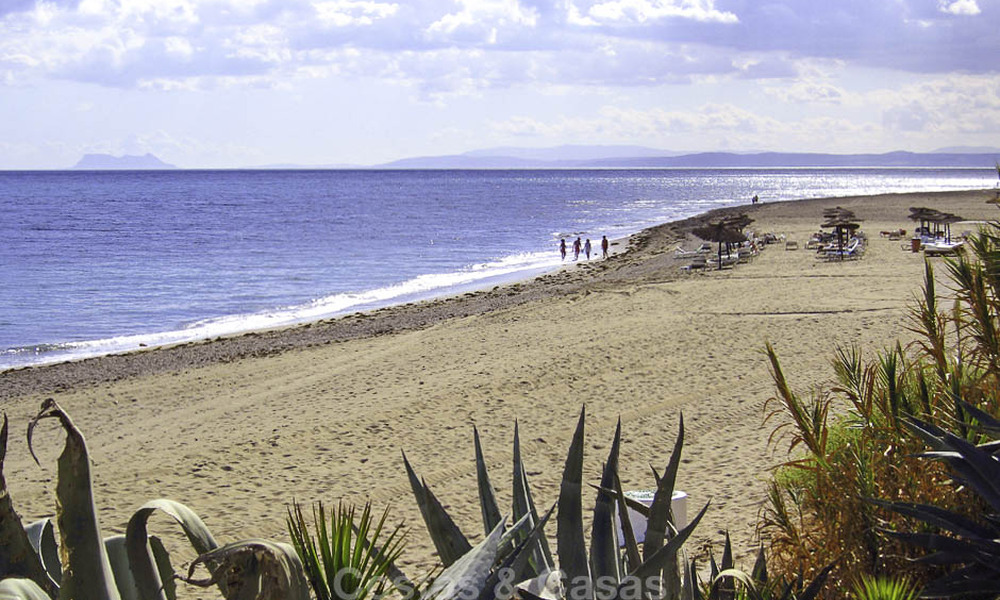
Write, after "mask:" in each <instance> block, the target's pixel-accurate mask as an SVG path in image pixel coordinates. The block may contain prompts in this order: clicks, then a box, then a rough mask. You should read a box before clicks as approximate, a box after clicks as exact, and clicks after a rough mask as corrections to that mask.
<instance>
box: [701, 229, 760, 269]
mask: <svg viewBox="0 0 1000 600" xmlns="http://www.w3.org/2000/svg"><path fill="white" fill-rule="evenodd" d="M691 233H693V234H694V235H696V236H698V237H699V238H701V239H703V240H705V241H706V242H715V243H717V244H719V269H720V270H721V269H722V244H737V243H739V242H742V241H745V240H746V239H747V236H745V235H744V234H743V233H742V232H741V231H740V230H738V229H736V228H735V227H733V225H732V224H731V222H730V221H729V220H727V219H723V220H721V221H715V222H709V223H707V224H705V225H702V226H701V227H695V228H694V229H692V230H691Z"/></svg>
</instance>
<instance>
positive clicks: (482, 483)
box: [472, 426, 502, 535]
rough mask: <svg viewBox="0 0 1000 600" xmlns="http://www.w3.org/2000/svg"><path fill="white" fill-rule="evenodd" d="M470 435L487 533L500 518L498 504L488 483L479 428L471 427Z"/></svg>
mask: <svg viewBox="0 0 1000 600" xmlns="http://www.w3.org/2000/svg"><path fill="white" fill-rule="evenodd" d="M472 437H473V440H474V442H475V446H476V480H477V482H478V484H479V486H478V487H479V506H480V508H481V509H482V513H483V528H484V533H485V534H486V535H489V533H490V532H491V531H493V529H495V528H496V526H497V523H499V522H500V520H501V518H502V517H501V515H500V505H499V504H498V503H497V498H496V492H495V491H494V490H493V485H492V484H491V483H490V474H489V472H488V471H487V469H486V459H485V458H484V457H483V445H482V443H481V442H480V440H479V430H478V429H476V427H475V426H473V427H472Z"/></svg>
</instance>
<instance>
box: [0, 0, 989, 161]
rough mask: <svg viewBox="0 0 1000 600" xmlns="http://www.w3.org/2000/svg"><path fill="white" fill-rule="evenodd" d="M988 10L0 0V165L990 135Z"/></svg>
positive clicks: (355, 157) (881, 147) (881, 145)
mask: <svg viewBox="0 0 1000 600" xmlns="http://www.w3.org/2000/svg"><path fill="white" fill-rule="evenodd" d="M998 17H1000V0H413V1H391V0H46V1H36V0H0V169H52V168H68V167H71V166H72V165H73V164H75V163H76V162H77V161H78V160H79V159H80V158H81V156H82V155H83V154H86V153H107V154H114V155H123V154H145V153H147V152H148V153H152V154H154V155H156V156H157V157H159V158H161V159H162V160H164V161H167V162H169V163H173V164H175V165H178V166H181V167H186V168H232V167H246V166H261V165H274V164H289V163H291V164H301V165H334V164H361V165H371V164H378V163H382V162H387V161H391V160H395V159H399V158H404V157H412V156H434V155H446V154H457V153H461V152H466V151H470V150H476V149H481V148H490V147H498V146H515V147H529V148H539V147H549V146H559V145H577V144H581V145H598V144H599V145H617V144H629V145H642V146H648V147H653V148H658V149H663V150H668V151H679V152H700V151H789V152H828V153H868V152H887V151H893V150H909V151H915V152H927V151H932V150H935V149H938V148H942V147H951V146H1000V35H997V23H998V21H1000V19H998Z"/></svg>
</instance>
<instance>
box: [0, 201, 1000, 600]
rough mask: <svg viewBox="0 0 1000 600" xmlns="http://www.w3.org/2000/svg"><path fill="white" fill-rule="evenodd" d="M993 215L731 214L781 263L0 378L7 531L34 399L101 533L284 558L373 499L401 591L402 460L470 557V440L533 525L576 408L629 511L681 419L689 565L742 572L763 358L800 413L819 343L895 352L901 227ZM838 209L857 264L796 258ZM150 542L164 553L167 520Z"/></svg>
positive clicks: (545, 280) (559, 286)
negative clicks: (62, 421)
mask: <svg viewBox="0 0 1000 600" xmlns="http://www.w3.org/2000/svg"><path fill="white" fill-rule="evenodd" d="M993 196H994V193H993V192H992V191H981V192H969V193H945V194H913V195H890V196H880V197H863V198H845V199H832V200H811V201H802V202H795V203H781V204H762V205H758V206H756V207H749V206H748V207H745V208H743V207H741V208H740V210H745V212H747V213H749V214H750V215H751V216H752V218H754V219H755V220H756V222H755V223H753V225H751V227H750V228H751V229H755V230H756V231H759V232H768V231H770V232H774V233H777V234H784V235H786V236H787V237H788V239H792V240H797V241H798V242H799V244H800V249H799V250H797V251H786V250H785V249H784V246H783V245H771V246H770V247H768V248H767V249H766V250H765V251H764V252H763V253H762V254H761V255H760V256H758V257H757V258H756V259H755V260H754V261H753V262H752V263H750V264H745V265H739V266H738V267H737V268H735V269H727V270H724V271H721V272H716V271H706V272H695V273H691V274H686V273H682V272H680V271H679V269H678V267H679V266H680V265H682V264H684V263H683V261H678V260H675V259H674V258H673V249H674V247H675V246H676V245H677V243H679V241H681V240H684V239H685V238H684V236H685V231H688V230H689V229H690V228H691V227H692V226H694V225H695V224H697V222H698V220H699V219H690V220H688V221H683V222H680V223H674V224H667V225H664V226H660V227H657V228H653V229H651V230H647V231H645V232H642V233H641V234H637V235H636V236H633V238H631V240H630V241H628V244H629V246H630V247H629V250H628V251H627V252H624V253H621V254H619V255H616V256H614V257H612V258H611V259H609V260H606V261H592V262H590V263H588V264H586V265H583V266H581V267H579V268H571V269H564V270H562V271H560V272H558V273H553V274H550V275H547V276H543V277H541V278H539V279H536V280H533V281H530V282H524V283H522V284H518V285H513V286H505V287H501V288H497V289H494V290H491V291H487V292H480V293H476V294H466V295H464V296H462V297H459V298H451V299H446V300H441V301H435V302H429V303H422V304H417V305H412V306H405V307H398V308H394V309H386V310H381V311H376V312H374V313H371V314H368V315H355V316H352V317H348V318H344V319H339V320H334V321H329V322H321V323H315V324H313V325H311V326H306V327H297V328H292V329H287V330H281V331H275V332H260V333H257V334H252V335H248V336H238V337H235V338H230V339H226V340H217V341H212V342H207V343H199V344H188V345H185V346H181V347H178V348H172V349H160V350H150V351H145V352H139V353H134V354H129V355H123V356H114V357H105V358H101V359H95V360H87V361H81V362H78V363H68V364H64V365H55V366H50V367H44V368H32V369H22V370H16V371H7V372H5V373H0V402H2V404H0V406H2V409H3V410H4V411H5V412H6V413H7V415H8V417H9V418H10V421H11V427H12V435H11V443H10V448H9V452H8V457H7V464H6V469H5V470H6V473H5V474H6V477H7V482H8V485H9V487H10V490H11V493H12V496H13V498H14V501H15V506H16V507H18V509H19V511H20V512H21V514H22V516H24V517H25V518H26V519H34V518H39V517H42V516H46V515H51V514H52V512H53V510H54V508H53V507H54V477H55V460H56V457H57V456H58V453H59V452H60V450H61V446H62V434H61V433H60V432H58V431H57V429H56V426H55V425H54V424H48V423H51V422H46V423H47V425H46V426H43V427H40V428H39V431H37V432H36V443H35V445H36V452H37V453H38V456H39V459H40V461H41V467H39V466H38V465H35V464H34V463H33V462H32V460H31V458H30V457H29V455H28V452H27V449H26V447H25V443H24V435H23V432H24V430H25V426H26V424H27V421H28V419H29V418H30V417H31V416H32V415H33V414H34V413H35V411H37V409H38V407H39V404H40V402H41V401H42V400H43V399H44V398H46V397H54V398H56V400H57V401H58V402H59V403H60V404H61V405H62V406H63V407H64V408H66V409H67V410H68V411H69V412H70V414H71V415H72V416H73V418H74V420H75V421H76V423H77V425H78V426H79V427H80V428H81V429H82V430H83V432H84V433H85V435H86V437H87V440H88V443H89V446H90V450H91V453H92V458H93V462H94V477H95V481H96V488H97V505H98V507H99V509H100V512H101V517H102V523H103V527H104V530H105V534H110V533H112V532H122V531H123V529H124V525H125V523H126V521H127V519H128V517H129V515H130V514H131V513H132V512H133V511H134V510H135V509H136V508H137V507H138V506H139V505H141V504H142V503H143V502H145V501H146V500H149V499H153V498H158V497H168V498H172V499H175V500H179V501H181V502H184V503H186V504H187V505H189V506H190V507H192V508H193V509H194V510H195V511H196V512H198V513H199V514H200V515H201V516H202V517H203V518H204V519H205V521H206V522H207V524H208V525H209V527H210V528H211V529H212V530H213V532H214V533H215V535H216V537H217V538H218V539H219V540H220V541H221V542H227V541H233V540H236V539H241V538H246V537H252V536H262V537H269V538H275V539H280V540H287V534H286V533H285V526H284V517H285V510H286V506H287V505H288V503H289V502H290V501H291V500H292V499H293V498H295V499H297V500H298V501H300V502H306V503H308V502H311V501H315V500H323V501H325V502H327V503H336V502H337V501H338V500H340V499H345V500H349V501H353V502H363V501H364V500H366V499H371V500H372V502H373V503H374V505H375V506H376V507H377V508H378V509H381V508H382V507H385V506H390V507H391V515H392V518H393V519H395V520H405V521H406V523H407V524H408V525H409V526H410V528H411V532H410V543H409V546H408V549H407V551H406V553H405V555H404V556H405V558H404V560H403V563H402V566H403V568H404V570H408V571H409V572H410V574H411V575H415V574H417V573H420V572H422V571H423V570H424V569H425V568H426V567H427V566H428V565H429V564H430V563H431V562H432V549H431V545H430V542H429V540H428V538H427V536H426V533H425V531H424V528H423V523H422V521H421V520H420V516H419V513H418V511H417V508H416V503H415V501H414V500H413V498H412V495H411V492H410V490H409V486H408V483H407V480H406V476H405V472H404V469H403V464H402V459H401V456H400V453H401V451H405V452H406V454H407V456H408V457H409V459H410V461H411V463H412V464H413V465H414V467H415V468H416V470H417V472H418V473H419V474H421V475H422V476H424V477H425V478H426V480H427V482H428V483H429V484H430V485H431V486H432V488H433V489H434V490H435V492H436V493H437V495H438V496H439V497H440V498H441V499H442V501H443V502H444V503H445V504H446V505H447V506H448V507H449V509H450V510H451V512H452V513H453V514H454V515H455V516H456V518H457V519H458V521H459V525H460V526H461V527H462V528H463V529H464V530H465V531H466V533H467V534H469V535H470V537H475V538H476V539H479V537H480V536H481V526H480V525H479V521H478V520H479V509H478V503H477V497H476V478H475V468H474V463H473V448H472V426H473V425H476V426H477V427H478V428H479V431H480V433H481V435H482V438H483V442H484V446H485V452H486V455H487V459H488V461H489V462H490V467H491V475H492V478H493V483H494V485H495V486H496V487H497V489H498V494H499V497H500V500H501V503H509V502H510V470H511V442H512V438H513V432H514V422H515V419H516V420H517V421H518V422H519V425H520V435H521V440H522V445H523V453H524V456H525V460H526V463H527V466H528V471H529V480H530V483H531V485H532V486H533V492H534V494H535V498H536V501H537V503H538V504H539V505H540V506H548V505H549V504H550V503H552V502H554V501H555V499H556V496H557V493H558V481H559V478H560V476H561V471H562V465H563V461H564V459H565V454H566V451H567V448H568V446H569V441H570V437H571V435H572V433H573V428H574V425H575V423H576V418H577V416H578V414H579V412H580V409H581V407H583V406H586V410H587V445H586V452H587V454H586V461H587V464H586V469H587V473H586V474H585V478H586V480H587V481H589V482H593V483H596V482H597V480H598V478H599V476H598V470H599V469H600V466H601V464H602V461H603V460H604V459H605V458H606V456H607V452H608V449H609V447H610V442H611V439H612V436H613V433H614V428H615V423H616V421H617V420H618V419H619V418H621V420H622V428H623V443H622V456H621V475H622V481H623V484H624V486H625V488H626V489H641V488H648V487H650V486H651V484H652V475H651V474H650V468H649V466H650V465H653V466H655V467H656V468H657V470H662V468H663V466H664V465H665V464H666V462H667V460H668V458H669V454H670V450H671V448H672V446H673V443H674V440H675V436H676V434H677V428H678V421H679V419H680V416H681V413H683V415H684V421H685V424H686V427H687V443H686V445H685V447H684V460H683V464H682V467H681V472H680V475H679V480H678V487H679V488H680V489H682V490H684V491H686V492H687V493H688V494H689V496H690V502H691V504H690V506H689V512H690V513H692V514H693V513H694V511H695V510H697V509H698V508H700V507H701V506H702V505H703V504H704V503H705V502H707V501H709V500H711V502H712V507H711V508H710V510H709V513H708V515H707V517H706V519H705V521H703V523H702V525H701V526H700V528H699V530H698V531H697V532H696V534H695V538H694V539H693V541H692V542H690V548H691V549H692V550H693V551H696V552H697V551H698V550H700V549H703V548H704V547H705V546H706V545H707V544H713V545H714V546H715V549H716V552H717V554H718V553H719V552H721V542H722V540H723V537H724V533H725V532H726V531H729V532H730V534H731V535H732V536H733V540H734V542H735V544H736V545H737V547H738V550H739V551H738V556H740V557H742V562H743V563H744V564H745V566H748V567H749V566H750V565H749V562H750V560H751V559H750V555H751V554H752V553H753V552H754V545H755V543H756V537H755V523H756V522H757V516H758V511H759V510H760V508H761V506H762V503H763V500H764V497H765V482H766V480H767V477H768V474H769V469H770V468H771V467H773V466H774V465H776V464H778V463H779V462H781V461H782V460H783V458H784V457H785V447H784V446H778V447H775V446H773V445H770V446H769V444H768V437H769V435H770V433H771V431H772V428H773V427H772V424H771V423H768V424H767V425H764V424H763V418H764V406H765V403H766V401H767V399H768V398H769V397H770V396H771V395H772V394H773V386H772V383H771V379H770V376H769V372H768V368H767V362H766V359H765V357H764V355H763V354H762V349H763V347H764V343H765V341H770V342H771V343H772V344H773V345H774V347H775V348H776V349H777V351H778V353H779V354H780V357H781V360H782V363H783V365H784V367H785V369H786V373H787V374H788V375H789V378H790V380H791V383H792V385H793V386H794V387H796V388H797V389H799V390H800V391H806V390H808V389H809V388H811V387H814V386H818V385H822V384H824V383H827V382H828V381H829V380H830V378H831V376H832V370H831V368H830V367H829V362H830V360H831V358H832V357H833V352H834V349H835V347H836V345H837V344H842V345H846V344H858V345H859V346H861V347H862V348H864V349H865V350H867V351H875V350H877V349H881V348H883V347H886V346H888V345H891V344H894V343H895V340H897V339H900V340H902V341H903V342H904V343H905V342H906V341H907V340H909V339H911V338H912V334H910V333H908V332H907V331H906V330H905V329H904V327H905V323H906V309H907V307H908V306H911V305H912V303H913V298H914V295H915V294H916V293H917V292H918V290H919V286H920V284H921V279H922V269H923V257H922V255H920V254H913V253H910V252H906V251H903V250H901V242H899V241H889V240H888V239H886V238H882V237H880V236H879V231H881V230H889V229H896V228H901V227H902V228H906V229H909V230H912V228H913V223H912V222H909V221H908V220H907V218H906V217H907V214H908V210H907V209H908V208H909V207H910V206H932V207H935V208H938V209H940V210H944V211H948V212H954V213H958V214H961V215H963V216H965V217H966V218H969V219H992V218H995V217H996V207H994V206H991V205H987V204H986V203H985V201H986V200H987V199H990V198H992V197H993ZM835 205H840V206H844V207H846V208H850V209H852V210H854V212H855V213H856V214H857V215H858V216H859V217H860V218H862V219H864V224H863V230H864V231H866V232H867V233H868V234H869V238H870V242H869V248H868V252H867V254H866V255H865V257H864V259H863V260H860V261H851V262H845V263H826V262H821V261H818V260H816V258H815V255H814V253H813V252H812V251H808V250H805V249H802V248H801V246H802V245H804V243H805V241H806V240H807V238H808V235H809V234H810V233H811V232H813V231H816V230H817V229H818V226H819V224H820V222H821V220H822V217H821V213H822V210H823V209H824V208H826V207H830V206H835ZM702 218H704V217H702ZM695 243H696V242H695V241H694V240H693V239H692V238H687V239H686V240H685V244H686V245H687V246H689V247H692V246H693V245H694V244H695ZM622 244H623V246H624V244H625V242H622ZM935 260H938V259H935ZM589 502H590V500H588V501H587V503H588V504H589ZM158 528H159V530H160V531H161V532H165V533H171V532H173V531H175V530H176V527H174V526H172V525H167V524H166V521H162V522H160V525H159V527H158ZM551 535H554V528H553V530H552V532H551ZM186 558H187V559H188V560H190V556H188V557H186ZM187 593H189V594H192V593H193V592H190V591H189V592H187ZM189 597H191V596H189Z"/></svg>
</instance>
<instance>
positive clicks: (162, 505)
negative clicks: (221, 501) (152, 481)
mask: <svg viewBox="0 0 1000 600" xmlns="http://www.w3.org/2000/svg"><path fill="white" fill-rule="evenodd" d="M156 511H161V512H163V513H164V514H166V515H169V516H170V517H171V518H173V519H174V521H176V522H177V524H178V525H180V526H181V528H182V529H183V530H184V535H185V536H187V539H188V541H189V542H190V543H191V547H192V548H194V550H195V552H197V553H198V554H199V555H203V554H205V553H207V552H211V551H212V550H215V549H216V548H218V547H219V544H218V543H217V542H216V541H215V538H214V537H213V536H212V532H211V531H209V530H208V527H207V526H206V525H205V523H204V521H202V520H201V517H199V516H198V515H197V514H196V513H195V512H194V511H193V510H191V509H190V508H188V507H187V506H185V505H183V504H181V503H180V502H175V501H173V500H168V499H166V498H160V499H158V500H151V501H149V502H147V503H145V504H143V505H142V506H141V507H139V510H137V511H135V513H133V514H132V517H131V518H130V519H129V522H128V526H127V527H126V531H125V538H126V550H127V552H128V561H129V564H130V565H131V570H132V572H133V573H134V576H135V582H136V586H137V587H138V588H139V590H140V592H141V594H142V598H143V599H144V600H153V599H156V600H164V599H165V598H166V592H165V588H164V584H165V583H167V582H165V581H163V577H162V575H161V571H162V569H161V568H160V565H158V564H157V562H156V557H155V556H154V554H153V550H152V548H151V546H150V545H149V542H148V540H149V534H148V530H147V524H148V522H149V517H150V516H152V514H153V513H154V512H156ZM212 566H213V565H211V564H210V565H209V567H212ZM223 591H224V590H223Z"/></svg>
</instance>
